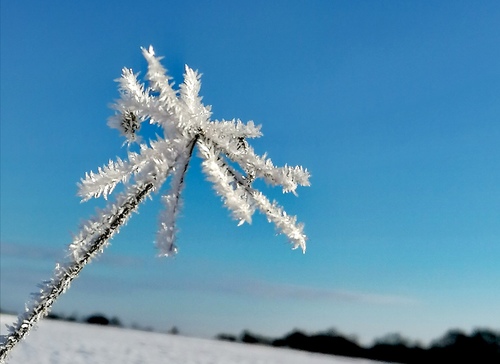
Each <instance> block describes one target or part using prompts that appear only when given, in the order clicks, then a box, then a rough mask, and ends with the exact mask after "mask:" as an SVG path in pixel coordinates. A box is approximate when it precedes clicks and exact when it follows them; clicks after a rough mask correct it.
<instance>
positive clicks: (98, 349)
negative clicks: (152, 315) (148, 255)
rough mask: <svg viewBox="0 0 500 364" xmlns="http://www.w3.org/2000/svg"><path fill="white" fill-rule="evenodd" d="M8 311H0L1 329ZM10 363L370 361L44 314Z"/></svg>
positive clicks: (309, 363) (308, 363)
mask: <svg viewBox="0 0 500 364" xmlns="http://www.w3.org/2000/svg"><path fill="white" fill-rule="evenodd" d="M14 319H15V318H14V317H13V316H7V315H2V316H0V321H1V326H2V328H1V330H0V332H1V333H2V334H5V332H6V329H5V324H10V323H11V322H13V321H14ZM7 363H9V364H35V363H36V364H110V363H122V364H126V363H131V364H132V363H134V364H143V363H144V364H148V363H165V364H208V363H210V364H219V363H220V364H247V363H248V364H249V363H254V364H257V363H258V364H299V363H301V364H302V363H306V364H349V363H350V364H369V363H375V362H373V361H370V360H360V359H350V358H344V357H335V356H328V355H321V354H312V353H306V352H302V351H296V350H288V349H278V348H272V347H265V346H254V345H245V344H238V343H230V342H224V341H217V340H208V339H198V338H190V337H183V336H174V335H167V334H159V333H152V332H142V331H135V330H127V329H120V328H115V327H103V326H96V325H85V324H78V323H70V322H63V321H53V320H43V321H42V322H41V324H40V325H39V327H38V329H37V330H36V331H32V332H31V334H30V335H29V336H28V338H27V340H24V342H22V343H21V344H20V345H18V347H16V348H15V349H14V350H13V353H12V355H11V357H10V359H9V360H7Z"/></svg>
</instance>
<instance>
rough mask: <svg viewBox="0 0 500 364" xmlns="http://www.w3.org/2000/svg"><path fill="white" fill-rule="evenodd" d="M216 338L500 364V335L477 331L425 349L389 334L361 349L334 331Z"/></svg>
mask: <svg viewBox="0 0 500 364" xmlns="http://www.w3.org/2000/svg"><path fill="white" fill-rule="evenodd" d="M217 338H218V339H220V340H227V341H233V342H241V343H247V344H261V345H270V346H274V347H283V348H290V349H297V350H304V351H309V352H314V353H322V354H331V355H340V356H347V357H353V358H364V359H371V360H378V361H386V362H393V363H431V362H435V363H445V362H446V363H455V362H456V363H459V362H460V363H481V364H483V363H484V364H489V363H496V364H498V363H500V332H496V331H493V330H489V329H477V330H475V331H473V332H472V333H471V334H466V333H464V332H462V331H460V330H449V331H448V332H447V333H446V334H444V335H443V336H442V337H441V338H439V339H437V340H434V341H432V342H431V344H430V345H428V346H426V347H424V346H422V345H420V344H418V343H412V342H411V341H410V340H407V339H405V338H404V337H402V336H401V335H400V334H389V335H386V336H384V337H382V338H380V339H376V340H375V341H374V343H373V344H372V345H369V346H363V345H360V344H359V343H358V342H357V341H356V339H355V338H352V337H346V336H344V335H342V334H340V333H338V332H337V331H336V330H328V331H324V332H319V333H315V334H307V333H304V332H302V331H300V330H295V331H292V332H291V333H289V334H286V335H284V336H283V337H281V338H277V339H272V338H267V337H264V336H261V335H257V334H253V333H251V332H249V331H243V332H242V333H241V334H240V335H239V336H238V337H237V336H233V335H228V334H220V335H218V336H217Z"/></svg>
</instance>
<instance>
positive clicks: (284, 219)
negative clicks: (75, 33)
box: [0, 47, 309, 363]
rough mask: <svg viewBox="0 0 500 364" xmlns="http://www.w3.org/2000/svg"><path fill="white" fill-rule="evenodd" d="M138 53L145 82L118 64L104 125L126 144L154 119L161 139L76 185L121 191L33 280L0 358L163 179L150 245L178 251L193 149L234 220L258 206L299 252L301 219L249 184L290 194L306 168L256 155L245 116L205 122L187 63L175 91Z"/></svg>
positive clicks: (154, 60)
mask: <svg viewBox="0 0 500 364" xmlns="http://www.w3.org/2000/svg"><path fill="white" fill-rule="evenodd" d="M143 54H144V57H145V58H146V60H147V61H148V72H147V74H146V79H147V81H148V86H146V85H144V84H142V83H140V82H139V81H138V80H137V75H136V74H134V73H133V72H132V70H129V69H123V72H122V77H121V78H120V79H119V80H118V82H119V84H120V86H119V89H120V94H121V98H120V99H119V100H118V101H117V102H116V104H115V105H114V108H115V110H116V114H115V115H114V116H113V117H111V118H110V119H109V122H108V125H109V126H110V127H112V128H116V129H118V130H119V131H120V132H121V133H122V134H123V135H124V136H125V137H126V138H127V142H129V143H132V142H138V143H140V141H141V138H140V137H139V135H138V133H139V132H140V128H141V123H143V122H149V123H151V124H157V125H158V126H159V127H160V128H161V129H163V137H161V136H158V138H157V140H154V141H150V142H149V143H142V144H140V145H139V152H131V151H129V153H128V156H127V160H122V159H117V160H116V161H109V163H108V164H107V165H105V166H103V167H100V168H98V170H97V172H96V173H94V172H90V173H87V174H86V175H85V178H84V179H82V181H81V182H80V183H79V191H78V194H79V195H80V196H81V197H82V200H83V201H86V200H88V199H90V198H92V197H100V196H103V197H104V198H105V199H106V198H107V197H108V195H110V194H111V193H112V192H113V190H114V189H115V187H116V186H117V185H118V184H119V183H123V184H124V185H125V188H124V189H123V191H122V192H120V193H119V194H118V195H117V196H116V197H115V200H114V202H110V203H108V205H107V206H106V208H104V209H103V210H102V211H98V212H97V214H96V215H95V216H94V217H93V218H91V219H90V220H88V221H86V222H85V223H84V224H83V225H82V227H81V229H80V231H79V233H78V234H76V236H75V237H74V239H73V242H72V243H71V244H70V245H69V249H68V253H67V257H66V261H65V262H63V263H58V264H57V265H56V267H55V270H54V275H53V276H52V278H51V279H50V280H47V281H44V282H42V283H41V284H40V285H39V290H38V291H37V292H35V293H33V294H32V300H31V302H30V303H29V304H27V305H26V308H25V312H24V313H22V314H21V315H19V317H18V320H17V322H16V323H15V324H14V325H12V326H10V327H9V334H8V335H4V336H0V363H3V362H4V361H5V360H6V358H7V356H8V354H9V353H10V351H11V350H12V348H14V347H15V346H16V345H17V343H19V342H20V341H21V340H22V339H23V338H24V337H25V336H26V335H27V334H28V333H29V332H30V330H31V328H32V327H34V326H35V325H36V323H37V322H38V321H39V320H40V319H41V318H42V317H44V316H46V315H47V314H48V313H49V311H50V308H51V307H52V304H53V303H54V302H55V301H56V300H57V298H58V297H59V296H60V295H61V294H62V293H64V292H65V291H66V290H67V289H68V288H69V286H70V283H71V282H72V281H73V279H75V278H76V277H77V276H78V275H79V273H80V271H81V270H82V269H83V267H84V266H85V265H86V264H88V263H89V262H90V261H91V260H92V259H93V258H94V257H96V256H97V255H99V254H100V253H101V252H102V251H103V249H104V248H105V247H106V246H107V245H108V244H109V240H110V239H111V238H112V237H113V236H114V235H115V234H116V233H118V231H119V230H120V227H121V226H123V225H124V224H125V223H126V222H127V220H128V219H129V218H130V216H131V214H132V213H133V212H134V211H136V210H137V208H138V206H139V204H140V203H141V202H142V201H144V200H145V198H146V197H148V196H149V195H150V194H151V192H153V191H156V190H158V189H159V187H160V186H161V185H162V184H163V183H164V182H165V181H166V180H167V179H168V178H170V190H169V192H168V193H167V194H165V195H164V196H162V201H163V203H164V205H165V210H164V211H163V212H162V213H161V214H160V224H159V229H158V234H157V238H156V244H157V247H158V249H159V251H160V255H163V256H168V255H173V254H175V253H176V252H177V248H176V246H175V233H176V226H175V221H176V217H177V215H178V213H179V209H180V207H181V202H182V201H181V192H182V189H183V187H184V176H185V173H186V171H187V168H188V166H189V162H190V160H191V157H192V156H193V151H194V149H195V147H197V150H198V153H199V155H200V156H201V158H202V159H203V162H202V166H203V171H204V173H205V174H206V176H207V179H208V180H209V181H210V182H212V183H213V186H214V189H215V191H216V193H217V194H218V195H219V196H221V198H222V200H223V201H224V205H225V206H226V207H227V208H228V209H229V210H230V211H231V214H232V217H233V218H234V219H236V220H238V221H239V223H240V224H243V223H245V222H247V223H250V222H251V221H252V215H253V213H254V212H255V211H256V210H259V211H260V212H262V213H263V214H265V215H266V217H267V219H268V220H269V221H270V222H272V223H274V224H275V226H276V228H277V230H278V231H280V232H281V233H283V234H285V235H286V236H287V237H288V239H289V240H290V242H291V243H292V245H293V247H294V248H299V247H300V248H302V251H304V252H305V249H306V236H305V234H304V232H303V224H298V223H297V221H296V217H295V216H290V215H287V214H286V212H285V211H284V210H283V208H282V207H280V206H279V205H278V204H277V203H276V202H275V201H273V202H271V201H269V200H268V199H267V198H266V197H265V196H264V195H263V194H262V193H261V192H260V191H258V190H256V189H254V188H253V186H252V183H253V181H254V180H255V179H256V178H263V179H264V180H265V181H266V182H267V183H268V184H270V185H273V186H278V185H280V186H282V188H283V192H292V193H295V190H296V189H297V186H299V185H301V186H308V185H309V173H308V172H307V170H305V169H303V168H302V167H289V166H284V167H275V166H274V165H273V163H272V161H271V160H270V159H269V158H267V156H266V155H264V156H258V155H256V154H255V152H254V150H253V149H252V147H251V146H250V145H249V144H248V141H247V139H249V138H258V137H260V136H261V135H262V133H261V132H260V126H256V125H254V123H253V122H251V121H250V122H248V123H246V124H244V123H242V122H241V121H240V120H231V121H226V120H223V121H213V120H211V119H210V116H211V112H210V107H209V106H205V105H203V103H202V102H201V97H200V96H199V95H198V93H199V91H200V86H201V83H200V74H198V73H197V72H196V71H193V70H192V69H190V68H189V67H187V66H186V71H185V75H184V83H183V84H181V86H180V88H179V89H178V90H174V89H173V88H172V84H171V83H170V80H169V78H168V77H167V76H166V70H165V69H164V68H163V67H162V65H161V64H160V58H159V57H156V56H155V54H154V51H153V48H151V47H150V48H149V49H148V50H146V49H143ZM235 166H236V167H235Z"/></svg>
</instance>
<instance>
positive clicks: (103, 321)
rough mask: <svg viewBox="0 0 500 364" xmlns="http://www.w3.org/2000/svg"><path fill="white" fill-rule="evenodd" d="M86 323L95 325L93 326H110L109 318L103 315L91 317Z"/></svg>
mask: <svg viewBox="0 0 500 364" xmlns="http://www.w3.org/2000/svg"><path fill="white" fill-rule="evenodd" d="M85 322H87V323H89V324H93V325H103V326H107V325H109V320H108V318H107V317H105V316H104V315H101V314H95V315H91V316H89V317H87V319H86V320H85Z"/></svg>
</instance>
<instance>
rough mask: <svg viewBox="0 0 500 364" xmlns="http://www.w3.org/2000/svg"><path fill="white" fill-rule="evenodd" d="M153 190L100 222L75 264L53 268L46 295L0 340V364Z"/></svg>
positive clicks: (147, 187)
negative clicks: (95, 234)
mask: <svg viewBox="0 0 500 364" xmlns="http://www.w3.org/2000/svg"><path fill="white" fill-rule="evenodd" d="M152 190H153V184H152V183H148V184H146V185H144V186H142V187H141V188H139V189H138V190H137V192H136V193H135V194H134V195H133V196H131V197H129V198H127V199H126V200H125V201H124V202H123V203H122V205H121V206H119V207H118V208H117V211H116V212H115V214H114V215H113V216H112V217H111V218H110V219H106V221H103V222H101V226H100V229H98V231H101V232H100V233H99V234H98V235H97V236H96V237H95V238H94V239H93V242H92V243H91V245H90V247H89V248H88V249H87V250H86V251H85V253H84V254H83V255H82V256H81V258H80V259H78V260H77V261H72V262H70V263H69V264H68V265H67V266H64V267H63V268H62V269H61V268H59V265H58V266H57V267H56V273H55V277H54V278H53V279H52V280H51V281H50V282H49V283H46V284H44V288H48V289H47V292H44V290H43V289H42V292H41V294H40V299H39V300H38V302H36V303H35V304H34V305H33V306H32V308H30V309H29V310H28V311H27V312H25V313H24V314H21V315H20V316H19V320H18V322H17V323H16V324H15V325H14V326H13V327H12V328H11V332H10V334H8V335H5V336H2V337H0V339H1V340H0V345H1V346H0V363H3V362H4V361H5V360H6V358H7V355H8V353H9V352H10V351H11V350H12V349H13V348H14V347H15V345H17V344H18V343H19V342H20V341H21V340H22V339H23V338H24V337H25V336H26V335H27V334H28V333H29V331H30V330H31V328H32V327H33V326H34V325H36V324H37V322H38V321H39V320H40V319H42V318H43V317H45V316H47V314H48V313H49V311H50V308H51V306H52V304H53V303H54V302H55V301H56V299H57V298H58V297H59V296H60V295H61V294H62V293H64V292H65V291H66V289H67V288H68V287H69V285H70V283H71V282H72V281H73V280H74V279H75V278H76V277H77V276H78V274H79V273H80V271H81V270H82V269H83V267H84V266H85V265H86V264H87V263H89V262H90V260H91V259H92V258H94V257H95V256H97V255H98V254H99V253H101V252H102V251H103V249H104V248H105V247H106V244H107V243H108V240H109V239H111V238H112V236H113V235H114V234H115V233H116V232H118V230H119V229H120V227H121V226H122V225H123V224H124V223H125V222H126V221H127V219H128V218H129V216H130V215H131V213H132V212H133V211H135V210H136V209H137V207H138V205H139V204H140V203H141V202H142V201H143V200H144V199H145V198H146V197H147V195H148V194H149V193H150V192H151V191H152Z"/></svg>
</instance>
